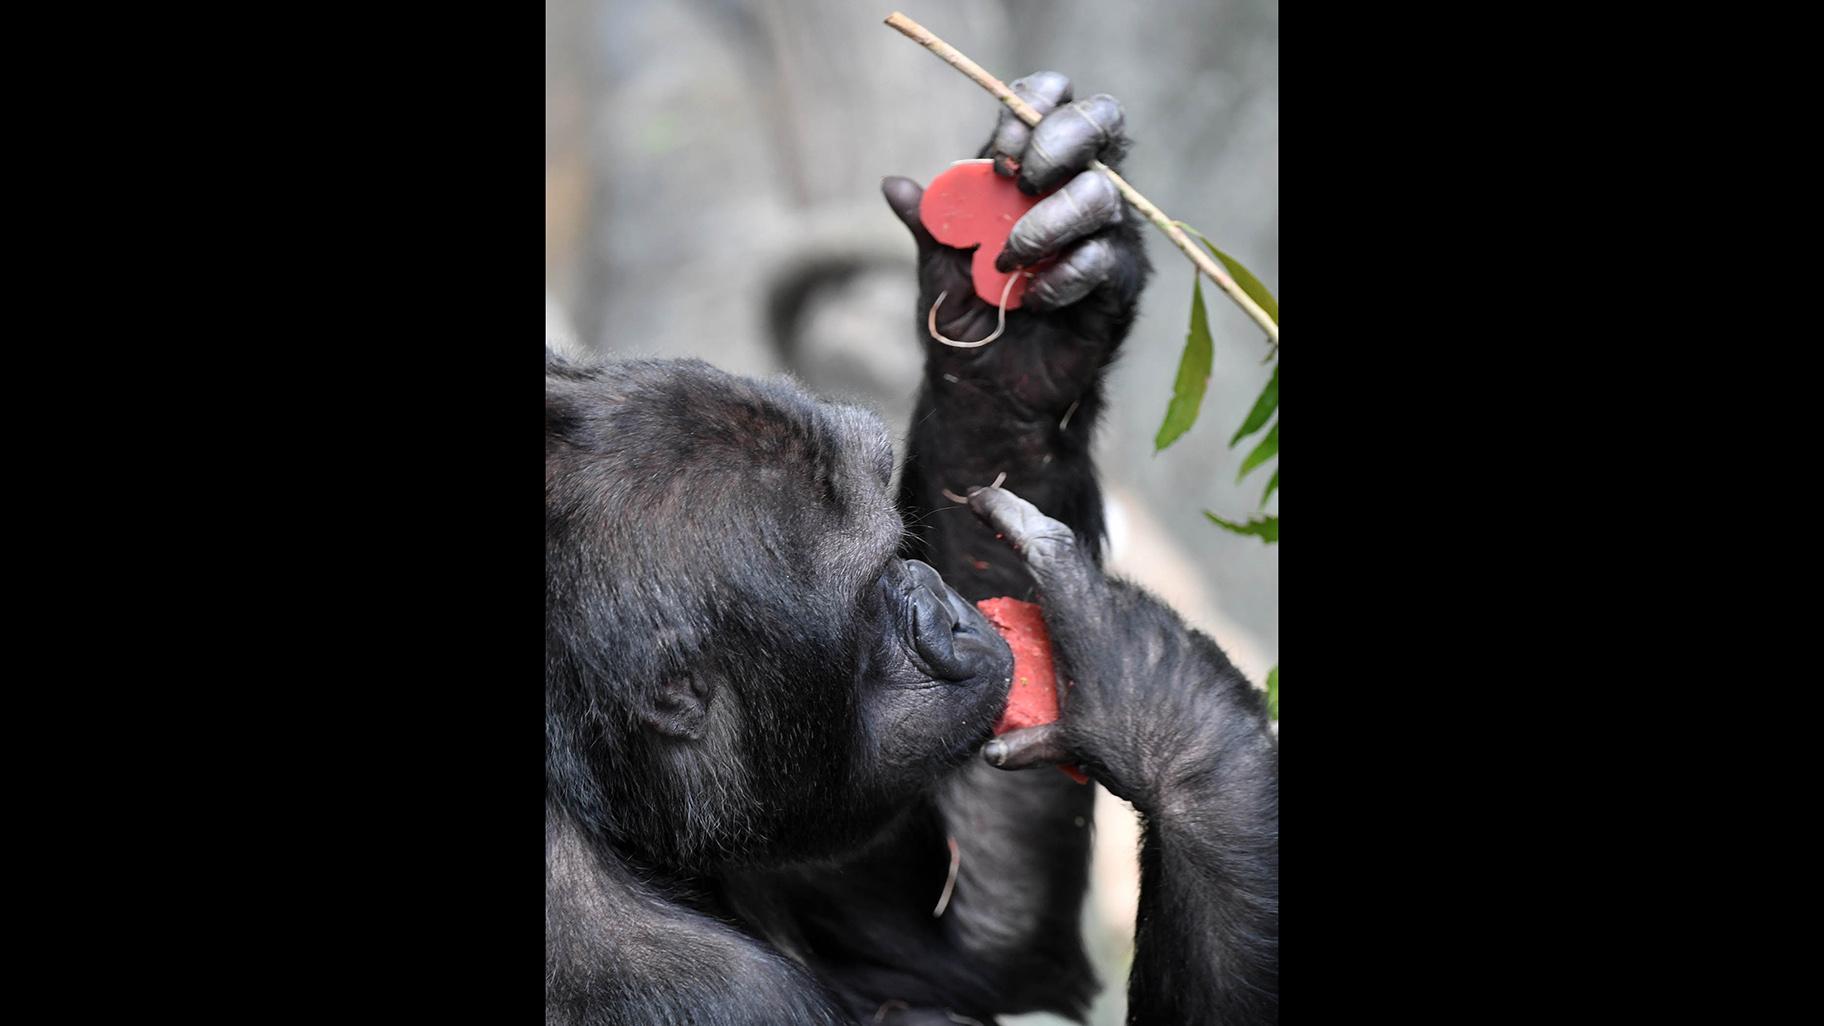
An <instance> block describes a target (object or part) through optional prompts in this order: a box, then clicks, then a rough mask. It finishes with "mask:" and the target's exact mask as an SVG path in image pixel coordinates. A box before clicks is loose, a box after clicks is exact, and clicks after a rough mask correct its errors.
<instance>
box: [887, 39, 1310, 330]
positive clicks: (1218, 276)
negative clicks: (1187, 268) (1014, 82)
mask: <svg viewBox="0 0 1824 1026" xmlns="http://www.w3.org/2000/svg"><path fill="white" fill-rule="evenodd" d="M887 24H888V25H889V26H891V27H893V28H894V29H896V30H897V31H898V32H900V34H902V35H904V36H905V37H906V38H907V39H910V40H912V41H913V42H915V43H917V44H918V45H920V46H922V47H924V48H925V49H927V50H929V51H931V52H932V53H934V54H936V55H937V56H938V58H939V59H941V60H942V61H943V62H944V63H945V64H948V65H950V66H951V67H953V68H955V69H956V70H958V71H960V72H962V73H963V74H964V75H965V76H967V77H968V79H969V80H970V81H972V82H974V83H975V84H976V85H979V86H981V87H982V88H983V89H986V90H988V91H989V92H991V93H993V94H994V96H995V98H996V99H998V100H1000V101H1001V102H1002V103H1004V104H1006V105H1007V109H1008V110H1011V111H1013V113H1014V116H1015V117H1018V118H1019V119H1020V120H1021V121H1024V122H1026V124H1028V125H1037V124H1038V123H1039V112H1038V111H1036V110H1033V109H1032V105H1031V104H1029V103H1027V102H1026V101H1025V100H1022V99H1020V97H1019V94H1018V93H1015V92H1014V91H1013V90H1011V89H1009V88H1007V85H1006V83H1004V82H1002V81H1001V80H1000V79H998V78H995V77H994V76H993V75H990V74H989V73H988V72H987V71H985V70H983V69H982V66H981V65H980V64H977V63H975V62H974V61H972V60H970V59H969V58H968V57H966V56H964V55H963V54H962V53H961V52H960V51H958V50H957V48H956V47H954V46H951V45H950V44H949V43H946V42H944V41H943V40H941V39H939V38H937V36H935V35H933V34H932V33H931V30H930V29H927V28H925V27H924V26H923V25H920V24H919V23H918V22H916V21H913V20H912V19H911V18H908V17H906V16H905V15H903V14H901V13H900V12H898V11H894V12H893V13H892V14H890V15H888V16H887ZM1089 166H1090V167H1091V168H1093V169H1095V170H1097V171H1100V172H1102V173H1103V174H1105V175H1107V176H1108V180H1109V181H1111V182H1114V183H1115V188H1117V189H1119V190H1120V191H1121V195H1122V196H1123V197H1124V198H1126V200H1127V202H1129V203H1131V204H1133V207H1134V209H1135V210H1138V211H1140V212H1141V213H1142V214H1145V215H1146V219H1147V220H1148V221H1151V222H1153V226H1154V227H1156V228H1158V229H1159V230H1160V231H1162V232H1164V233H1165V234H1166V236H1167V237H1168V238H1170V239H1171V240H1172V245H1174V246H1177V247H1178V249H1179V251H1180V252H1182V253H1183V254H1184V255H1185V256H1186V257H1188V258H1190V261H1191V263H1192V264H1194V265H1196V267H1197V269H1198V270H1199V271H1202V272H1203V274H1204V276H1205V277H1207V278H1209V279H1210V280H1211V281H1213V282H1215V283H1216V286H1217V287H1218V288H1220V289H1222V291H1224V292H1226V293H1228V295H1229V298H1230V299H1232V300H1234V301H1235V305H1236V306H1239V307H1241V308H1242V310H1244V311H1246V313H1247V315H1248V316H1249V317H1252V318H1254V321H1255V323H1257V324H1259V325H1260V326H1261V328H1263V329H1265V331H1266V333H1267V337H1268V338H1270V339H1272V340H1273V343H1274V344H1275V345H1278V344H1279V325H1278V324H1275V323H1274V322H1273V318H1271V317H1269V316H1267V312H1266V311H1265V310H1262V309H1261V308H1260V304H1259V303H1256V302H1254V300H1253V298H1252V297H1250V296H1249V295H1248V294H1247V293H1246V292H1243V291H1242V290H1241V286H1239V285H1237V284H1235V279H1233V278H1231V277H1229V275H1228V272H1226V271H1224V270H1223V269H1222V265H1221V264H1218V263H1217V262H1216V261H1215V260H1213V259H1211V258H1210V255H1209V253H1207V252H1205V251H1204V250H1203V249H1201V248H1199V247H1198V245H1197V244H1196V243H1195V242H1192V241H1191V237H1190V236H1188V235H1186V234H1185V233H1184V230H1183V229H1182V228H1179V227H1178V226H1177V225H1176V224H1174V223H1173V221H1172V219H1171V218H1170V217H1167V216H1166V214H1165V211H1163V210H1160V209H1159V208H1158V207H1156V206H1154V205H1153V203H1152V201H1151V200H1149V199H1147V198H1146V197H1145V196H1142V195H1140V190H1138V189H1136V188H1134V187H1133V186H1131V185H1129V184H1127V179H1125V178H1122V177H1121V176H1120V175H1119V174H1116V173H1115V172H1114V170H1113V169H1111V168H1110V167H1109V166H1108V165H1106V164H1104V163H1102V162H1101V161H1099V160H1092V161H1090V162H1089Z"/></svg>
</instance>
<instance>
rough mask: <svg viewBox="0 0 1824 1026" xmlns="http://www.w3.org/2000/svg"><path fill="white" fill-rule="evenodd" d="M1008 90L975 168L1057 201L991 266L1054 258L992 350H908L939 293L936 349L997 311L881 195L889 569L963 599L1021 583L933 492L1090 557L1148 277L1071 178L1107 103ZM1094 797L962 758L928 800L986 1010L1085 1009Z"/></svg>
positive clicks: (1040, 88) (1122, 222)
mask: <svg viewBox="0 0 1824 1026" xmlns="http://www.w3.org/2000/svg"><path fill="white" fill-rule="evenodd" d="M1012 87H1013V88H1014V90H1015V91H1017V92H1019V93H1020V94H1021V95H1022V96H1024V97H1025V98H1026V99H1027V101H1028V102H1030V103H1032V104H1033V106H1035V107H1036V108H1037V109H1038V110H1039V111H1040V113H1041V114H1043V115H1045V117H1044V118H1043V120H1041V122H1040V123H1039V125H1038V126H1037V127H1036V128H1032V129H1028V128H1027V127H1026V126H1025V125H1024V124H1022V123H1021V122H1019V121H1018V120H1017V119H1015V118H1013V117H1012V116H1011V114H1006V113H1004V116H1003V118H1002V120H1001V123H1000V125H999V127H998V128H997V130H996V132H995V134H994V136H993V138H992V139H991V140H990V142H989V144H988V146H987V147H985V149H984V150H983V152H982V156H987V157H993V158H995V166H996V170H997V171H999V172H1001V173H1003V174H1006V173H1008V172H1010V171H1012V170H1013V169H1014V168H1015V167H1016V166H1017V168H1018V176H1019V177H1018V181H1019V184H1020V186H1021V188H1022V189H1024V190H1025V191H1027V192H1028V193H1029V194H1030V193H1034V192H1041V191H1044V190H1046V189H1050V188H1053V187H1055V186H1058V185H1059V184H1060V183H1063V188H1061V189H1059V190H1058V191H1057V192H1055V193H1053V194H1052V195H1051V196H1049V197H1048V198H1047V199H1045V200H1043V201H1041V202H1040V203H1039V204H1038V205H1037V206H1035V207H1034V208H1033V209H1032V210H1031V211H1030V212H1029V213H1028V214H1027V215H1026V216H1025V217H1024V218H1022V219H1021V221H1020V222H1019V223H1018V224H1017V225H1015V227H1014V229H1013V232H1012V235H1011V236H1010V237H1009V243H1008V254H1004V256H1010V257H1011V260H1006V259H1004V260H1003V264H1007V263H1012V264H1015V265H1022V266H1023V265H1030V264H1032V263H1035V262H1037V261H1039V260H1041V259H1043V258H1045V257H1055V258H1056V259H1055V261H1054V262H1053V263H1052V264H1050V265H1049V266H1048V267H1047V268H1046V269H1044V270H1042V271H1040V272H1038V276H1037V277H1036V278H1035V279H1034V281H1033V283H1032V286H1031V288H1030V290H1029V291H1028V292H1027V294H1026V300H1025V302H1024V303H1023V305H1022V307H1021V308H1020V309H1019V310H1014V311H1009V312H1008V314H1007V319H1006V330H1005V331H1004V333H1003V334H1002V335H1001V337H1000V338H998V339H996V340H995V341H993V342H991V343H989V344H988V345H986V346H982V347H980V348H974V349H960V348H953V347H950V346H945V345H943V344H941V343H939V342H937V341H934V340H929V339H928V337H927V331H926V316H927V311H929V310H930V309H931V307H932V305H933V304H935V303H936V302H937V299H938V295H939V293H944V294H945V295H944V300H943V305H942V306H941V308H940V309H939V310H938V314H937V327H938V330H939V331H940V332H941V333H942V334H944V335H945V336H946V337H949V338H951V339H956V340H971V341H972V340H975V339H980V338H983V337H985V336H986V335H988V334H989V333H990V332H991V331H993V330H994V327H995V324H996V321H997V317H998V312H997V310H996V308H995V307H993V306H991V305H989V304H987V303H984V302H982V301H981V300H980V299H978V298H976V296H975V294H974V291H973V288H972V287H971V284H970V274H969V260H970V252H969V251H967V250H957V249H951V248H949V247H946V246H942V245H939V244H937V243H936V242H935V241H934V240H933V239H932V238H931V236H930V235H929V234H928V233H927V232H926V231H925V229H924V227H923V226H922V225H921V224H920V223H919V220H918V204H919V199H920V198H921V190H920V189H919V187H918V186H917V185H916V184H915V183H913V182H911V181H909V180H907V179H903V178H889V179H887V180H886V181H885V182H883V183H882V189H883V192H884V193H885V194H886V198H887V201H888V203H889V205H890V206H891V207H892V208H893V210H894V212H895V213H897V214H898V215H899V217H900V219H901V220H902V221H903V222H905V224H906V226H907V228H908V229H909V230H910V231H911V233H912V235H913V238H914V240H915V241H916V243H917V245H918V255H919V286H920V288H919V308H918V316H917V322H918V332H919V334H920V336H921V337H927V341H926V342H925V345H926V364H925V379H924V382H923V387H922V388H921V391H920V394H919V399H918V404H917V409H916V412H915V413H914V414H913V423H912V428H911V432H910V437H909V443H908V453H907V456H906V462H905V468H904V471H903V473H902V476H901V480H900V498H899V502H900V506H901V509H902V511H903V512H904V514H905V516H906V520H907V523H908V525H909V526H910V529H911V531H912V532H913V534H914V536H915V541H913V542H912V543H910V545H909V546H908V549H907V551H906V552H905V553H904V554H906V555H918V556H919V557H920V558H923V559H925V560H926V561H927V562H929V563H931V564H932V565H933V566H935V567H936V568H937V569H938V570H939V571H940V572H941V573H942V574H943V576H944V579H945V580H946V581H948V582H950V584H951V586H952V587H954V588H955V589H956V590H957V591H958V592H960V593H961V594H962V595H963V596H964V597H965V598H968V599H969V600H971V601H977V600H980V599H985V598H991V597H995V596H1001V595H1008V596H1012V597H1015V598H1020V599H1028V600H1030V599H1032V598H1034V595H1033V582H1032V578H1031V575H1030V574H1029V573H1028V572H1027V570H1026V568H1025V567H1024V566H1023V565H1022V564H1021V563H1020V561H1019V560H1018V559H1017V558H1013V557H1012V554H1011V553H1009V552H1008V551H1007V548H1006V546H1005V545H1004V544H1003V543H1001V542H999V541H997V540H996V539H995V535H994V532H993V530H992V529H990V528H988V527H987V526H986V525H985V524H983V523H982V522H981V521H980V520H978V519H977V518H976V517H975V516H973V515H971V513H970V512H969V510H968V509H967V508H965V507H964V506H963V505H962V504H961V503H959V502H957V501H956V500H955V499H954V498H951V497H950V496H947V495H946V494H945V493H946V492H949V493H951V495H954V496H961V495H962V494H963V493H966V492H967V491H968V490H969V489H970V488H971V487H974V486H980V485H986V484H989V483H991V482H994V481H996V480H1000V481H1001V482H1002V483H1003V484H1004V485H1005V486H1006V487H1007V488H1010V489H1015V490H1018V491H1020V493H1021V494H1027V495H1032V496H1034V497H1036V498H1038V499H1040V500H1041V501H1043V503H1044V504H1045V508H1046V509H1048V510H1052V511H1054V512H1055V513H1056V515H1057V516H1058V518H1059V519H1060V520H1062V521H1063V522H1064V523H1066V524H1068V525H1069V526H1070V528H1071V529H1072V530H1073V531H1074V532H1075V533H1076V535H1077V537H1078V538H1079V539H1081V541H1082V544H1083V548H1084V551H1086V552H1090V553H1094V554H1096V555H1097V556H1098V557H1099V554H1100V549H1101V543H1102V536H1103V517H1102V496H1101V490H1100V488H1099V487H1098V486H1097V483H1096V475H1095V467H1094V466H1093V464H1092V462H1091V458H1090V448H1091V441H1092V437H1093V433H1094V430H1095V427H1096V424H1097V421H1098V418H1099V415H1100V412H1101V406H1102V401H1103V399H1102V379H1103V375H1104V373H1105V371H1106V368H1107V367H1108V364H1109V361H1110V359H1111V358H1112V357H1113V356H1114V354H1115V351H1116V349H1117V348H1118V347H1119V345H1120V344H1121V342H1122V340H1123V338H1125V336H1126V335H1127V332H1128V330H1129V328H1130V326H1131V325H1132V323H1133V320H1134V315H1135V310H1136V305H1137V302H1138V299H1139V295H1140V291H1141V289H1142V287H1143V285H1144V282H1145V279H1146V275H1147V272H1148V266H1147V262H1146V257H1145V254H1144V251H1143V249H1142V247H1141V244H1140V240H1139V225H1138V223H1137V219H1136V218H1135V217H1134V216H1133V215H1132V213H1131V211H1128V210H1126V209H1125V207H1124V205H1123V204H1122V202H1121V201H1120V198H1119V196H1118V195H1116V194H1115V193H1114V189H1113V186H1112V184H1111V183H1109V181H1108V179H1107V178H1106V177H1104V176H1103V175H1101V174H1099V173H1097V172H1093V171H1086V170H1084V168H1085V167H1086V165H1087V164H1088V162H1089V161H1090V159H1092V158H1094V157H1097V156H1101V157H1102V158H1103V159H1104V160H1107V161H1110V162H1111V163H1112V162H1114V161H1116V160H1118V159H1119V156H1120V154H1121V153H1122V152H1123V151H1124V150H1125V148H1126V141H1125V137H1124V135H1123V133H1122V116H1121V111H1120V106H1119V105H1118V104H1117V103H1116V102H1115V101H1114V100H1113V99H1112V98H1110V97H1107V96H1097V97H1092V98H1090V99H1088V100H1083V101H1078V102H1077V103H1071V102H1070V101H1071V87H1070V83H1069V81H1068V80H1067V79H1065V78H1064V76H1062V75H1059V74H1057V73H1055V72H1041V73H1039V74H1036V75H1032V76H1028V77H1027V78H1024V79H1021V80H1019V81H1017V82H1014V83H1013V86H1012ZM1009 158H1011V160H1010V159H1009ZM1015 162H1017V164H1016V163H1015ZM1003 269H1006V267H1003ZM1002 475H1005V476H1004V477H1003V476H1002ZM1094 800H1095V796H1094V789H1093V788H1091V787H1086V786H1083V785H1080V784H1077V783H1074V782H1073V781H1071V780H1070V779H1069V778H1067V777H1065V776H1064V775H1063V774H1061V773H1056V772H1045V773H1024V774H1003V773H998V772H996V771H995V770H993V769H992V768H990V767H987V766H985V765H983V764H981V763H979V762H977V763H973V764H971V765H970V766H968V767H966V768H965V769H964V770H963V771H962V772H960V773H958V774H956V775H954V776H952V777H951V778H950V779H949V780H948V781H947V782H946V783H945V786H944V788H943V790H942V792H941V793H940V795H939V797H938V812H939V816H940V822H941V829H942V831H943V833H944V834H945V835H947V837H948V838H954V839H955V841H956V845H957V848H958V851H959V856H960V857H959V859H958V861H957V879H956V884H955V891H954V895H953V897H952V900H951V902H950V904H949V907H948V910H947V911H946V914H945V916H944V920H945V929H946V931H947V934H948V938H949V941H950V943H951V944H952V945H954V946H955V947H957V948H960V949H962V950H963V951H964V952H966V953H967V954H968V955H969V956H970V957H971V958H972V959H973V960H974V961H975V963H976V964H977V965H978V966H980V967H982V970H983V971H984V972H986V973H989V974H991V975H993V976H994V977H995V978H996V989H997V991H998V993H999V995H1000V997H1001V999H1002V1000H1003V1001H1005V1002H1007V1003H1006V1004H1004V1005H1002V1006H1001V1007H999V1008H996V1009H995V1010H996V1011H1005V1012H1013V1011H1021V1010H1026V1009H1032V1008H1046V1009H1051V1010H1063V1008H1061V1007H1060V1006H1063V1007H1064V1008H1068V1007H1072V1006H1076V1007H1079V1008H1080V1007H1081V1006H1082V1005H1084V1004H1086V1003H1087V1000H1088V999H1089V998H1090V997H1091V996H1093V993H1094V977H1093V973H1092V972H1091V970H1090V969H1089V966H1088V960H1087V958H1086V956H1085V954H1084V952H1083V950H1082V944H1081V923H1080V915H1081V907H1082V901H1083V896H1084V893H1085V890H1086V888H1087V884H1088V866H1089V852H1090V841H1091V830H1090V825H1089V824H1090V822H1091V819H1092V817H1093V814H1094ZM945 839H946V838H944V837H936V836H934V837H932V838H931V839H929V840H927V841H926V843H927V844H933V845H941V844H943V843H944V840H945Z"/></svg>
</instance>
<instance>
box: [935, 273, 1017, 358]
mask: <svg viewBox="0 0 1824 1026" xmlns="http://www.w3.org/2000/svg"><path fill="white" fill-rule="evenodd" d="M1019 277H1020V275H1019V274H1018V273H1015V274H1010V275H1008V276H1007V284H1006V285H1005V286H1003V287H1002V288H1001V306H1000V318H999V320H998V322H997V323H996V324H995V326H994V334H992V335H990V336H988V337H987V338H985V339H982V340H981V341H980V342H958V341H956V340H955V339H949V338H945V337H944V336H943V335H941V334H939V333H938V330H937V308H938V307H940V306H943V305H944V297H945V296H947V295H949V294H950V291H949V290H948V289H945V290H944V291H942V292H939V293H938V294H937V302H935V303H932V304H931V312H930V313H929V314H928V315H926V317H925V327H926V329H928V330H929V331H930V332H931V337H932V338H934V339H936V340H938V341H939V342H942V343H943V344H944V345H947V346H955V347H956V348H958V349H977V348H980V347H982V346H985V345H987V344H988V343H990V342H993V341H994V340H995V339H997V338H1000V337H1001V332H1003V331H1006V330H1007V297H1008V296H1009V295H1011V294H1012V293H1013V283H1014V282H1015V281H1017V280H1019ZM1026 277H1028V278H1030V277H1032V274H1031V272H1026Z"/></svg>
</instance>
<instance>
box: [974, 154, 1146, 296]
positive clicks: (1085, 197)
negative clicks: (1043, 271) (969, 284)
mask: <svg viewBox="0 0 1824 1026" xmlns="http://www.w3.org/2000/svg"><path fill="white" fill-rule="evenodd" d="M1124 216H1126V207H1125V206H1123V204H1122V202H1121V193H1120V191H1119V190H1117V189H1116V188H1115V183H1114V182H1112V181H1109V178H1108V176H1107V175H1105V174H1103V173H1102V172H1100V171H1085V172H1083V173H1081V174H1079V175H1077V177H1075V178H1072V179H1071V180H1070V181H1068V182H1066V183H1064V188H1062V189H1059V190H1058V191H1057V192H1054V193H1052V194H1051V195H1049V196H1047V197H1045V198H1044V199H1042V200H1040V201H1039V204H1038V206H1035V207H1033V208H1032V209H1031V210H1028V211H1027V212H1026V216H1024V217H1022V218H1020V220H1019V223H1018V224H1015V225H1014V226H1013V231H1012V232H1010V233H1008V235H1007V247H1006V248H1005V249H1003V250H1001V255H1000V256H998V257H996V258H995V260H994V268H995V270H997V271H1000V272H1002V273H1003V274H1004V273H1006V272H1008V271H1011V270H1013V269H1014V268H1016V267H1024V266H1026V265H1028V264H1031V263H1034V262H1036V261H1038V260H1040V259H1042V258H1044V257H1048V256H1050V255H1051V254H1053V253H1055V252H1057V251H1058V250H1059V249H1061V248H1063V246H1064V245H1065V244H1066V243H1071V242H1075V241H1077V240H1078V239H1080V238H1082V237H1084V236H1085V235H1089V234H1092V233H1094V232H1098V231H1100V230H1102V229H1103V228H1106V227H1108V226H1109V225H1111V224H1119V223H1120V221H1121V219H1122V218H1123V217H1124Z"/></svg>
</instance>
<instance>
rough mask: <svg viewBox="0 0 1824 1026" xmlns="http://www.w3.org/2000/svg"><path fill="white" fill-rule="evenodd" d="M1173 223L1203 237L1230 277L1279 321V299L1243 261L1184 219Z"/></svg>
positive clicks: (1274, 321)
mask: <svg viewBox="0 0 1824 1026" xmlns="http://www.w3.org/2000/svg"><path fill="white" fill-rule="evenodd" d="M1173 223H1175V224H1176V225H1178V227H1180V228H1184V229H1186V230H1188V231H1190V232H1192V233H1193V234H1195V235H1196V236H1197V237H1198V238H1200V239H1202V240H1203V244H1204V246H1205V247H1206V248H1207V249H1209V251H1210V252H1211V253H1213V254H1215V255H1216V259H1217V260H1220V261H1221V262H1222V266H1223V267H1225V268H1227V269H1228V272H1229V277H1231V278H1234V279H1235V284H1237V285H1239V286H1241V291H1243V292H1245V293H1247V294H1248V298H1249V299H1252V300H1253V301H1254V302H1256V303H1259V304H1260V308H1261V309H1262V310H1265V311H1266V312H1267V316H1268V317H1271V318H1273V323H1274V324H1278V323H1279V300H1277V299H1274V298H1273V293H1271V292H1268V291H1267V287H1266V286H1265V285H1262V284H1261V283H1260V279H1259V278H1256V277H1254V272H1253V271H1250V270H1248V269H1247V268H1245V267H1243V266H1241V261H1239V260H1237V259H1235V258H1234V257H1232V256H1230V255H1228V254H1227V253H1224V252H1223V251H1222V250H1220V249H1217V248H1216V244H1215V243H1214V242H1211V241H1210V237H1209V236H1208V235H1205V234H1203V233H1202V232H1200V231H1198V230H1197V229H1195V228H1192V227H1191V226H1190V225H1188V224H1185V223H1184V222H1183V221H1176V222H1173Z"/></svg>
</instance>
